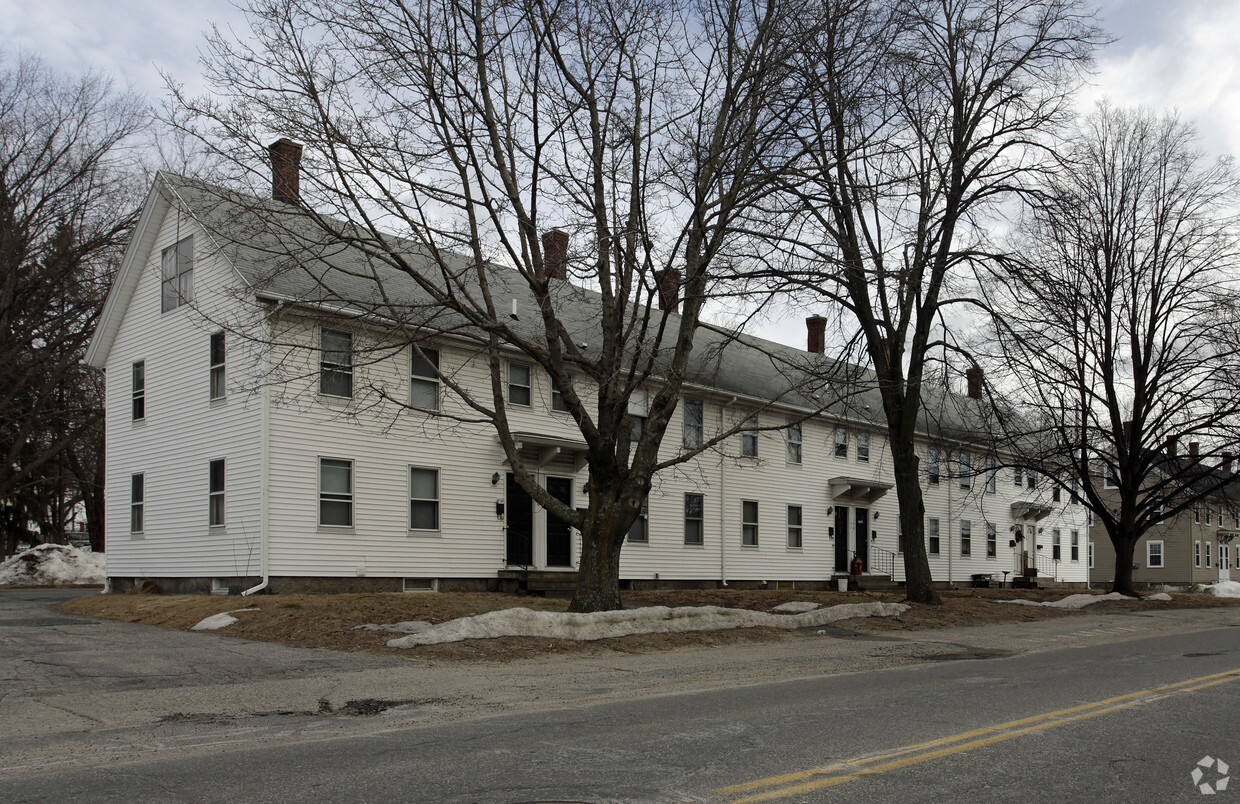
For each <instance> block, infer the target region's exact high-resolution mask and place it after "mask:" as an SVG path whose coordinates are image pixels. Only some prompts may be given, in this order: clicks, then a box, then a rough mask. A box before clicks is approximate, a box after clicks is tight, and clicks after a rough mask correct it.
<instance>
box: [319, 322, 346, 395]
mask: <svg viewBox="0 0 1240 804" xmlns="http://www.w3.org/2000/svg"><path fill="white" fill-rule="evenodd" d="M329 332H330V333H333V334H336V335H348V336H349V352H348V354H346V355H345V360H347V361H348V362H346V363H334V362H331V361H329V360H328V359H327V348H326V347H325V346H324V345H323V342H324V340H326V335H327V333H329ZM333 351H334V350H333ZM328 372H332V373H335V374H340V375H348V378H349V393H348V394H335V393H332V392H330V391H325V390H323V385H324V383H323V381H324V379H325V378H326V376H327V373H328ZM319 395H320V396H325V397H328V398H330V399H352V398H353V333H352V332H351V331H350V330H347V329H333V328H332V327H319Z"/></svg>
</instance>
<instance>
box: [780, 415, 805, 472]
mask: <svg viewBox="0 0 1240 804" xmlns="http://www.w3.org/2000/svg"><path fill="white" fill-rule="evenodd" d="M784 437H785V439H786V447H787V453H788V463H800V462H801V446H802V442H801V438H802V430H801V422H799V421H789V422H788V429H787V430H786V431H784Z"/></svg>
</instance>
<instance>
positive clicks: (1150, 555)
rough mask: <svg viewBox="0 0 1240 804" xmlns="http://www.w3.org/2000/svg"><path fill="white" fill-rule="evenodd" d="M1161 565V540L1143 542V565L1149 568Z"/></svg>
mask: <svg viewBox="0 0 1240 804" xmlns="http://www.w3.org/2000/svg"><path fill="white" fill-rule="evenodd" d="M1162 565H1163V543H1162V541H1161V540H1158V541H1150V542H1146V543H1145V566H1147V567H1150V568H1155V567H1161V566H1162Z"/></svg>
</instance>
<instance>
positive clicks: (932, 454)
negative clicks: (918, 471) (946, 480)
mask: <svg viewBox="0 0 1240 804" xmlns="http://www.w3.org/2000/svg"><path fill="white" fill-rule="evenodd" d="M940 455H941V453H940V452H939V448H938V447H930V448H929V449H928V450H927V451H926V483H927V485H931V486H937V485H939V479H940V477H941V473H942V470H941V468H940Z"/></svg>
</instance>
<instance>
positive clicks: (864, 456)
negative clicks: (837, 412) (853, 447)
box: [857, 433, 870, 463]
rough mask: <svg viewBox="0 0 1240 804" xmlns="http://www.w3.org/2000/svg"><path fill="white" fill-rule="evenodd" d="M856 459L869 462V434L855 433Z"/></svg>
mask: <svg viewBox="0 0 1240 804" xmlns="http://www.w3.org/2000/svg"><path fill="white" fill-rule="evenodd" d="M857 460H858V462H860V463H869V462H870V434H869V433H857Z"/></svg>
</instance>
